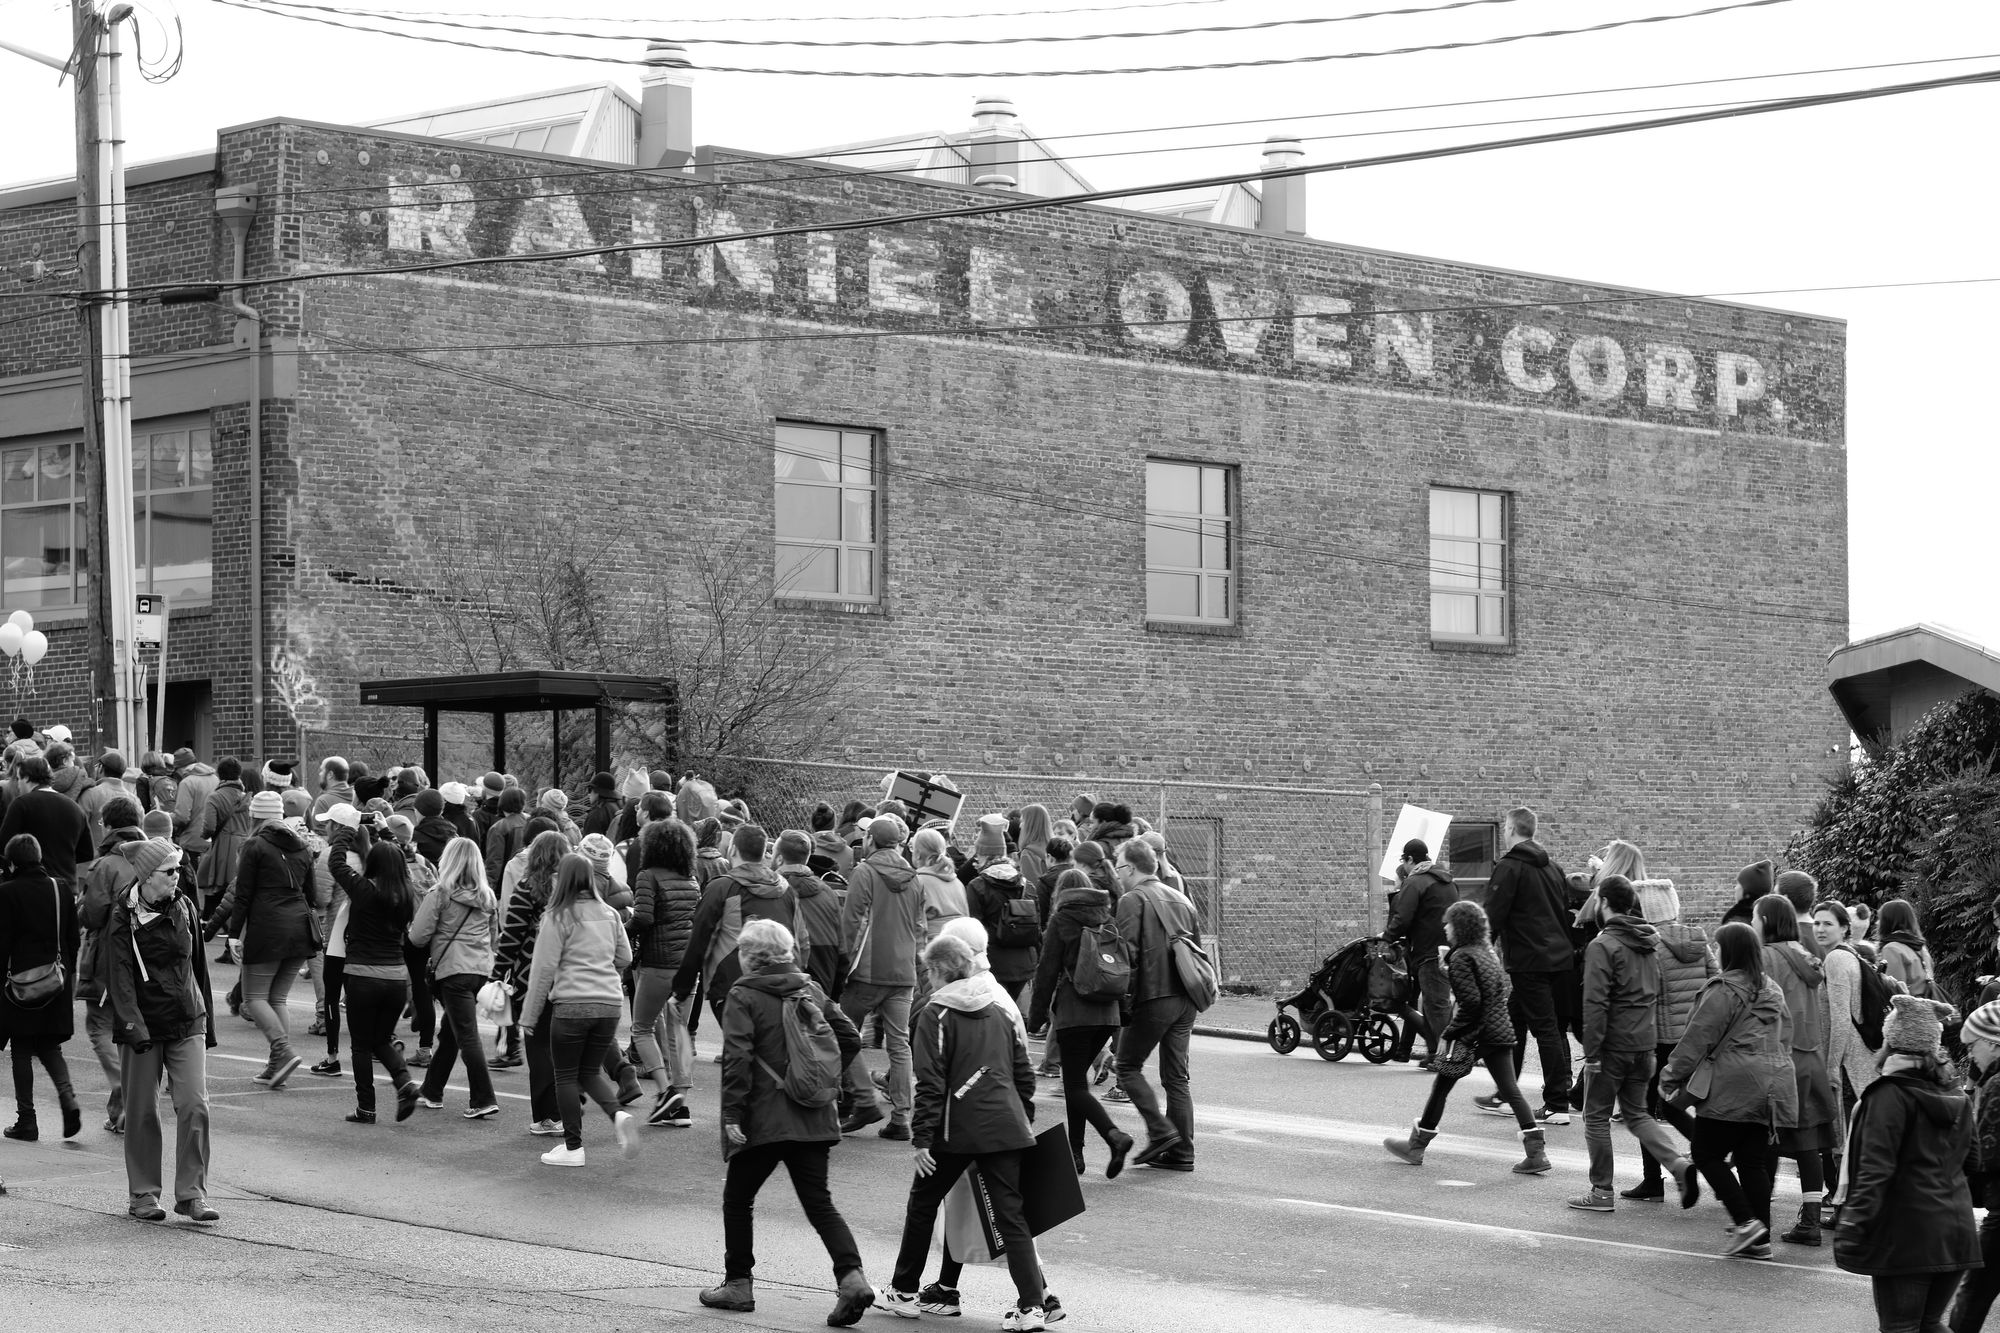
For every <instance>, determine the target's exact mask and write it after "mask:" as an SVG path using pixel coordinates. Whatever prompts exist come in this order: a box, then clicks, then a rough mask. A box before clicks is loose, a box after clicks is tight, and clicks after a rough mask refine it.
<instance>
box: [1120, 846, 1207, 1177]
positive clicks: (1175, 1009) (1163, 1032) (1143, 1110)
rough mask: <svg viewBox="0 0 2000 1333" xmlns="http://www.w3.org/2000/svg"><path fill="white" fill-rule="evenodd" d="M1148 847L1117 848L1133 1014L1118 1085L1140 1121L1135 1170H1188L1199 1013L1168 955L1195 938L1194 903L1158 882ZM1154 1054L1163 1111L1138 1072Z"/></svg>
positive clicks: (1123, 1043) (1173, 959) (1124, 1039)
mask: <svg viewBox="0 0 2000 1333" xmlns="http://www.w3.org/2000/svg"><path fill="white" fill-rule="evenodd" d="M1158 868H1159V863H1158V861H1157V860H1155V859H1154V856H1153V849H1152V848H1151V847H1148V846H1147V845H1146V844H1145V843H1143V842H1139V841H1137V840H1136V839H1131V840H1127V841H1126V842H1125V843H1123V844H1122V845H1121V846H1120V848H1119V853H1118V878H1119V881H1120V883H1121V884H1122V885H1123V886H1124V892H1123V893H1122V894H1121V895H1120V896H1119V898H1118V906H1117V923H1118V924H1117V929H1118V935H1119V938H1121V939H1123V940H1124V941H1125V942H1126V943H1127V944H1129V945H1131V946H1132V986H1131V995H1132V1009H1131V1017H1130V1019H1129V1020H1128V1021H1127V1023H1126V1026H1125V1030H1124V1031H1123V1032H1122V1033H1120V1034H1119V1037H1118V1058H1117V1067H1118V1087H1119V1090H1120V1091H1122V1092H1123V1093H1124V1094H1125V1096H1126V1097H1127V1098H1128V1099H1130V1101H1131V1104H1132V1106H1133V1108H1134V1109H1136V1110H1137V1111H1138V1112H1139V1115H1140V1117H1141V1118H1142V1119H1144V1120H1145V1122H1146V1134H1147V1139H1146V1146H1145V1147H1143V1148H1141V1149H1140V1150H1139V1151H1138V1152H1137V1153H1135V1154H1133V1156H1132V1160H1133V1162H1134V1163H1136V1164H1137V1165H1139V1166H1159V1167H1161V1168H1162V1169H1164V1170H1168V1171H1182V1172H1186V1171H1192V1170H1194V1097H1193V1094H1192V1093H1191V1092H1190V1090H1189V1086H1188V1040H1189V1038H1190V1037H1191V1036H1192V1035H1193V1033H1194V1020H1195V1015H1196V1014H1198V1013H1199V1012H1200V1010H1199V1009H1198V1008H1197V1007H1196V1004H1195V997H1193V996H1191V995H1189V993H1188V990H1187V986H1186V983H1185V982H1184V981H1183V979H1182V976H1181V971H1180V967H1179V965H1178V960H1177V959H1176V957H1175V953H1176V947H1175V942H1176V941H1177V940H1185V939H1199V938H1200V921H1199V919H1198V918H1197V917H1196V915H1195V910H1194V904H1193V903H1192V902H1190V901H1189V900H1188V896H1187V895H1186V894H1184V893H1177V892H1175V891H1174V890H1173V889H1170V888H1168V887H1167V886H1166V885H1165V884H1163V883H1161V882H1160V879H1159V877H1158V874H1157V873H1156V872H1157V871H1158ZM1156 1050H1157V1051H1158V1052H1159V1054H1160V1085H1161V1087H1162V1088H1163V1089H1164V1090H1165V1092H1166V1101H1167V1108H1166V1112H1165V1114H1162V1113H1161V1111H1160V1103H1159V1101H1158V1099H1157V1098H1156V1097H1155V1095H1154V1093H1153V1089H1152V1086H1151V1085H1150V1084H1148V1083H1147V1082H1146V1077H1145V1075H1144V1074H1143V1073H1142V1072H1141V1071H1142V1070H1143V1069H1144V1067H1145V1064H1146V1061H1147V1059H1148V1058H1149V1057H1151V1056H1152V1054H1153V1052H1154V1051H1156Z"/></svg>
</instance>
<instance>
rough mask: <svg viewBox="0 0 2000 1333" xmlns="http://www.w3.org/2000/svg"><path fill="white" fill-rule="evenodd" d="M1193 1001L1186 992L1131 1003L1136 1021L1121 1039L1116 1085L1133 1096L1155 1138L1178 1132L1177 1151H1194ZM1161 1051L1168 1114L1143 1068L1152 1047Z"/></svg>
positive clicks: (1139, 1111) (1119, 1039)
mask: <svg viewBox="0 0 2000 1333" xmlns="http://www.w3.org/2000/svg"><path fill="white" fill-rule="evenodd" d="M1194 1016H1195V1008H1194V1001H1192V1000H1190V999H1188V998H1187V997H1186V996H1183V995H1163V996H1161V997H1159V998H1158V999H1154V1000H1146V1001H1143V1002H1142V1003H1140V1004H1137V1005H1134V1006H1133V1007H1132V1021H1131V1022H1130V1023H1129V1024H1127V1025H1126V1028H1125V1031H1124V1032H1123V1033H1121V1034H1120V1035H1119V1038H1118V1088H1119V1091H1121V1092H1123V1093H1124V1094H1125V1095H1126V1096H1127V1097H1130V1098H1131V1099H1132V1109H1133V1110H1135V1111H1137V1112H1138V1113H1139V1115H1140V1118H1141V1119H1143V1120H1144V1121H1145V1122H1146V1132H1147V1133H1148V1134H1149V1135H1151V1136H1152V1137H1153V1138H1155V1139H1163V1138H1165V1137H1167V1136H1168V1135H1169V1134H1179V1135H1180V1140H1181V1142H1180V1147H1179V1148H1177V1149H1176V1150H1175V1152H1176V1154H1177V1155H1185V1154H1191V1153H1193V1152H1194V1097H1193V1095H1192V1094H1191V1093H1190V1092H1189V1091H1188V1038H1189V1037H1190V1036H1192V1035H1193V1034H1194ZM1155 1047H1157V1048H1159V1052H1160V1087H1161V1088H1162V1089H1163V1090H1164V1091H1165V1092H1166V1094H1167V1113H1166V1114H1165V1115H1161V1114H1160V1104H1159V1102H1158V1101H1157V1100H1155V1099H1154V1097H1153V1089H1152V1085H1150V1084H1149V1083H1147V1082H1146V1078H1145V1075H1143V1074H1141V1073H1140V1072H1139V1071H1140V1068H1141V1067H1142V1066H1143V1065H1144V1064H1145V1063H1146V1058H1147V1057H1148V1056H1150V1055H1151V1054H1152V1053H1153V1050H1154V1048H1155Z"/></svg>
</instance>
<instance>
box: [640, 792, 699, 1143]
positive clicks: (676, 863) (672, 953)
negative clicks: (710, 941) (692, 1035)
mask: <svg viewBox="0 0 2000 1333" xmlns="http://www.w3.org/2000/svg"><path fill="white" fill-rule="evenodd" d="M700 905H701V889H700V887H699V886H698V885H697V884H696V883H695V882H694V830H693V829H691V828H689V827H688V826H687V825H686V824H683V823H681V821H680V820H678V819H656V820H654V821H653V822H652V823H650V824H648V825H646V827H645V828H643V829H641V830H640V832H639V874H638V877H637V879H636V880H635V881H634V883H633V885H632V920H631V921H630V922H629V923H628V925H629V927H630V929H631V931H632V938H633V940H634V941H636V942H637V944H638V949H637V951H636V952H637V954H638V964H639V965H638V966H637V967H636V968H634V969H633V973H632V1045H633V1047H634V1048H635V1049H636V1050H637V1052H638V1055H639V1066H640V1072H641V1073H642V1074H643V1075H644V1076H645V1077H647V1078H650V1079H651V1080H653V1087H654V1089H655V1092H654V1096H653V1110H652V1114H650V1115H648V1116H647V1117H646V1123H647V1124H649V1125H669V1126H672V1127H674V1128H676V1129H686V1128H688V1127H689V1126H690V1125H692V1124H693V1123H694V1120H693V1116H692V1115H691V1114H690V1113H689V1111H688V1099H687V1094H688V1090H689V1089H691V1088H692V1087H694V1056H693V1053H692V1052H691V1051H690V1050H689V1049H688V1033H687V1026H686V1024H685V1023H683V1022H682V1021H681V1013H680V1008H679V1007H678V1006H677V1005H675V1004H674V973H675V972H677V971H678V970H679V969H680V965H681V959H682V958H683V957H684V956H685V955H686V953H687V945H688V937H689V936H690V935H692V934H693V933H694V911H695V908H697V907H699V906H700Z"/></svg>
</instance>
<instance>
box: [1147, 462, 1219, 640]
mask: <svg viewBox="0 0 2000 1333" xmlns="http://www.w3.org/2000/svg"><path fill="white" fill-rule="evenodd" d="M1236 491H1237V480H1236V469H1235V468H1233V467H1219V466H1216V465H1215V464H1212V463H1182V462H1176V461H1174V460H1171V459H1165V458H1149V459H1147V460H1146V619H1148V620H1162V621H1180V622H1187V623H1191V624H1204V625H1228V624H1233V623H1234V622H1235V620H1236V594H1237V589H1236Z"/></svg>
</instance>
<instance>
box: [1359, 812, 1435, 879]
mask: <svg viewBox="0 0 2000 1333" xmlns="http://www.w3.org/2000/svg"><path fill="white" fill-rule="evenodd" d="M1450 832H1451V816H1450V815H1445V814H1439V813H1438V812H1437V811H1435V810H1426V809H1424V808H1423V807H1422V806H1420V805H1406V806H1404V807H1403V809H1402V812H1401V813H1399V814H1398V815H1397V816H1396V831H1395V832H1394V833H1391V834H1390V835H1389V844H1388V846H1386V847H1385V848H1383V849H1382V869H1381V870H1380V871H1378V872H1377V873H1378V874H1380V875H1381V876H1382V878H1383V879H1386V880H1388V881H1389V882H1390V883H1391V884H1393V883H1395V882H1396V863H1397V862H1398V861H1400V860H1402V859H1403V844H1404V843H1406V842H1408V841H1409V840H1410V839H1411V838H1422V839H1423V840H1424V846H1426V847H1428V848H1430V849H1431V855H1432V856H1433V857H1435V856H1437V855H1439V854H1440V853H1442V852H1443V851H1444V846H1445V842H1444V840H1445V836H1446V835H1447V834H1449V833H1450Z"/></svg>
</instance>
